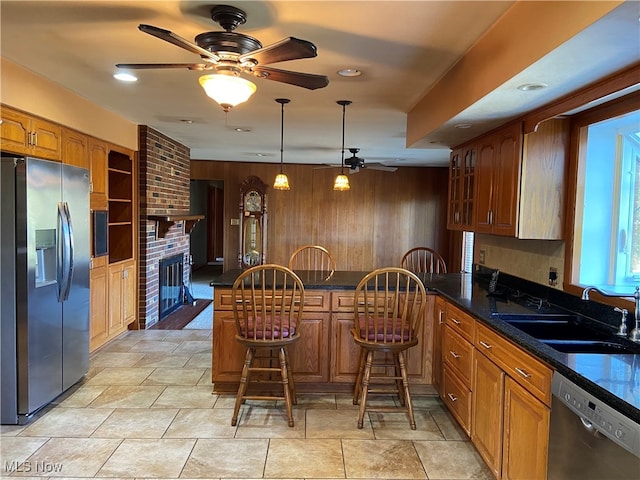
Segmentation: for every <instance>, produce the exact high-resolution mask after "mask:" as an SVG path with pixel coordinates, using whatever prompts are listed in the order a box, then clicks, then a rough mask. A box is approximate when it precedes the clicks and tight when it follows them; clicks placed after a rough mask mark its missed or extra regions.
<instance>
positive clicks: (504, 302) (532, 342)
mask: <svg viewBox="0 0 640 480" xmlns="http://www.w3.org/2000/svg"><path fill="white" fill-rule="evenodd" d="M239 273H240V270H229V271H227V272H225V273H224V274H222V275H221V276H219V277H217V278H215V279H213V280H212V281H211V283H210V285H211V286H212V287H214V288H215V287H226V288H230V287H231V286H232V285H233V282H234V281H235V279H236V277H237V276H238V274H239ZM296 273H297V274H298V276H299V277H300V279H301V280H302V282H303V283H304V285H305V289H322V288H331V289H345V290H348V289H354V288H355V287H356V285H357V284H358V282H359V281H360V280H361V279H362V277H364V275H366V274H367V273H368V272H357V271H356V272H348V271H336V272H335V273H334V274H333V276H332V277H331V278H329V279H325V278H323V277H322V276H321V275H318V274H317V272H312V271H299V272H296ZM504 277H507V279H508V280H511V281H512V282H513V284H510V287H513V288H518V289H520V288H522V289H523V291H526V292H527V293H530V294H532V295H535V296H536V297H539V298H541V299H543V302H542V303H541V304H540V305H539V308H538V306H536V307H532V306H526V305H523V304H522V302H517V301H513V300H510V299H509V298H507V297H496V296H489V295H488V290H487V285H488V282H487V281H486V278H481V277H480V276H476V275H472V274H458V273H450V274H444V275H436V274H422V275H421V278H422V281H423V283H424V285H425V287H427V289H428V290H430V291H433V292H437V293H439V294H441V295H442V296H443V297H445V298H447V299H448V300H449V301H451V302H453V303H455V304H456V305H458V306H459V307H460V308H462V309H463V310H466V311H467V312H468V313H470V314H471V315H473V316H474V317H476V318H478V319H479V320H480V321H482V322H483V323H485V324H486V325H488V326H489V327H491V328H492V329H494V330H496V331H497V332H499V333H501V334H502V335H503V336H505V337H506V338H508V339H510V340H511V341H513V342H514V343H516V344H518V345H519V346H521V347H522V348H523V349H525V350H527V351H529V352H531V353H532V354H533V355H535V356H536V357H538V358H540V359H541V360H542V361H544V362H546V363H548V364H549V365H550V366H551V367H553V368H554V369H556V370H557V371H558V372H560V373H561V374H563V375H564V376H565V377H567V378H568V379H570V380H571V381H573V382H574V383H576V384H577V385H579V386H580V387H582V388H583V389H585V390H586V391H588V392H589V393H591V394H592V395H594V396H595V397H597V398H599V399H601V400H602V401H604V402H606V403H607V404H608V405H610V406H612V407H613V408H615V409H616V410H618V411H620V412H622V413H623V414H625V415H627V416H628V417H630V418H632V419H634V420H635V421H640V354H636V355H611V354H587V353H580V354H567V353H561V352H558V351H557V350H554V349H553V348H551V347H549V346H548V345H545V344H544V343H542V342H540V341H538V340H536V339H535V338H533V337H531V336H529V335H527V334H525V333H524V332H522V331H521V330H519V329H517V328H516V327H513V326H512V325H510V324H508V323H507V322H504V321H502V320H500V319H498V318H496V317H495V316H493V314H495V313H527V312H529V313H531V312H532V311H544V312H554V311H557V312H564V313H566V312H567V311H570V312H576V310H577V309H587V311H586V313H587V314H588V315H587V316H589V314H593V316H594V318H601V316H600V314H601V312H600V311H597V312H596V311H594V310H588V309H594V308H597V306H594V305H593V302H581V301H580V300H579V299H576V298H575V297H574V296H570V295H568V294H563V293H562V292H558V291H557V290H556V289H548V288H547V287H544V286H539V285H538V286H536V285H532V284H530V283H529V282H524V283H522V281H520V282H521V283H518V282H519V281H518V279H515V278H514V277H508V276H506V275H503V278H504ZM529 289H532V290H533V291H530V290H529ZM587 304H589V305H587ZM610 310H611V308H610V307H607V311H610ZM604 311H605V310H602V312H604ZM578 313H580V314H581V315H584V314H585V311H580V312H578ZM595 313H598V315H597V316H596V315H595ZM605 328H606V326H605ZM610 328H611V329H612V331H613V328H614V327H613V326H611V327H610Z"/></svg>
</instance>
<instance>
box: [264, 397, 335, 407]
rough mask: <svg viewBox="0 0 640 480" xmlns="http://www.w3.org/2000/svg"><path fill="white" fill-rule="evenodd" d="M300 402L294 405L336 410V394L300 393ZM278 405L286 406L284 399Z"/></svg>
mask: <svg viewBox="0 0 640 480" xmlns="http://www.w3.org/2000/svg"><path fill="white" fill-rule="evenodd" d="M297 397H298V403H297V405H294V406H293V407H294V408H322V409H327V408H330V409H332V410H335V409H336V408H337V406H336V396H335V395H330V394H313V393H298V394H297ZM276 406H278V407H284V400H278V401H277V403H276Z"/></svg>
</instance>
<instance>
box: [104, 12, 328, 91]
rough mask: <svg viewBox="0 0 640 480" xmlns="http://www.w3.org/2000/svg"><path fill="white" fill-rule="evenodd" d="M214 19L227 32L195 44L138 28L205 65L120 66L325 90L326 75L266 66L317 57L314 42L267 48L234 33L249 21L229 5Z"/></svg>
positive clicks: (201, 36)
mask: <svg viewBox="0 0 640 480" xmlns="http://www.w3.org/2000/svg"><path fill="white" fill-rule="evenodd" d="M211 18H212V20H213V21H214V22H216V23H218V24H219V25H220V26H221V27H222V28H223V29H224V31H215V32H203V33H201V34H199V35H197V36H196V37H195V43H193V42H190V41H188V40H186V39H184V38H182V37H180V36H178V35H176V34H175V33H173V32H171V31H169V30H164V29H162V28H158V27H154V26H152V25H145V24H141V25H139V26H138V29H139V30H140V31H142V32H144V33H147V34H149V35H153V36H154V37H157V38H159V39H160V40H164V41H166V42H169V43H172V44H173V45H176V46H178V47H180V48H183V49H185V50H187V51H189V52H191V53H195V54H196V55H200V58H201V59H202V62H201V63H119V64H117V65H116V67H117V68H122V69H168V68H184V69H188V70H198V71H203V72H211V71H212V72H213V73H223V74H228V75H235V76H239V74H240V73H245V74H249V75H253V76H255V77H258V78H265V79H267V80H274V81H276V82H282V83H287V84H290V85H296V86H298V87H303V88H307V89H309V90H315V89H317V88H323V87H326V86H327V85H328V84H329V79H328V77H327V76H326V75H316V74H311V73H302V72H292V71H289V70H281V69H277V68H272V67H265V66H264V65H269V64H271V63H277V62H284V61H287V60H298V59H302V58H312V57H316V56H317V50H316V47H315V45H314V44H313V43H311V42H309V41H307V40H301V39H299V38H295V37H287V38H284V39H283V40H281V41H279V42H277V43H274V44H271V45H267V46H266V47H263V46H262V43H260V41H259V40H257V39H255V38H253V37H250V36H248V35H244V34H242V33H238V32H234V30H235V29H236V27H237V26H238V25H241V24H244V23H245V22H246V21H247V15H246V13H245V12H244V11H242V10H240V9H239V8H236V7H232V6H229V5H216V6H214V7H213V8H212V9H211Z"/></svg>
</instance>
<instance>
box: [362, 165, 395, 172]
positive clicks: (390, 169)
mask: <svg viewBox="0 0 640 480" xmlns="http://www.w3.org/2000/svg"><path fill="white" fill-rule="evenodd" d="M367 168H368V169H369V170H381V171H383V172H395V171H396V170H398V167H387V166H386V165H382V164H375V163H368V164H367Z"/></svg>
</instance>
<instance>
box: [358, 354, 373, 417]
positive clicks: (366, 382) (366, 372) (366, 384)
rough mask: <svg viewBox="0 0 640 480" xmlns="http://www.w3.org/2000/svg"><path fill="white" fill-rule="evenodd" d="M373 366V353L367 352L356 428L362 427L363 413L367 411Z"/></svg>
mask: <svg viewBox="0 0 640 480" xmlns="http://www.w3.org/2000/svg"><path fill="white" fill-rule="evenodd" d="M372 364H373V351H372V350H368V351H367V361H366V363H365V366H364V374H363V378H362V398H361V399H360V413H359V415H358V428H362V427H363V426H364V412H365V410H366V409H367V394H368V393H369V378H370V377H371V365H372Z"/></svg>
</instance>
